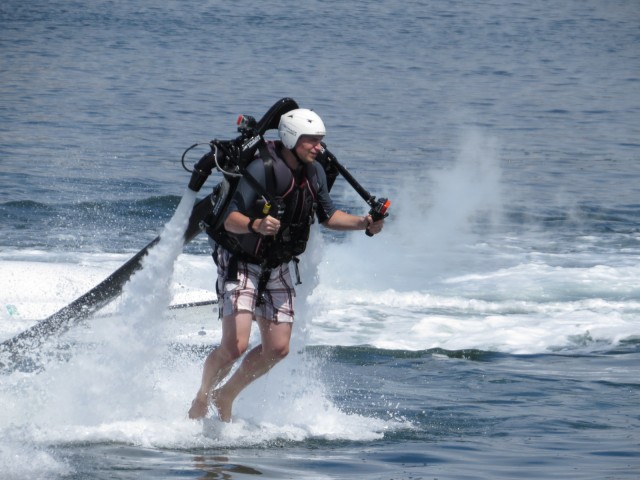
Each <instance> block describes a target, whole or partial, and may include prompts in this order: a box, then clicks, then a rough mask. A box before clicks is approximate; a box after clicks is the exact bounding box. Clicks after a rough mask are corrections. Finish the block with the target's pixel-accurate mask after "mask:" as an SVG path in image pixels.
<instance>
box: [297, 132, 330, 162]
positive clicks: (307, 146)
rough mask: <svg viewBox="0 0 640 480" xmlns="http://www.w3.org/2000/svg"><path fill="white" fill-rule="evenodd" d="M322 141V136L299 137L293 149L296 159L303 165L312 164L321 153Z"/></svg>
mask: <svg viewBox="0 0 640 480" xmlns="http://www.w3.org/2000/svg"><path fill="white" fill-rule="evenodd" d="M322 139H323V136H322V135H301V136H300V138H298V142H297V143H296V147H295V151H296V154H297V155H298V158H300V160H302V161H303V162H305V163H311V162H313V161H314V160H315V159H316V156H317V155H318V153H320V152H321V151H322V145H321V144H320V142H321V141H322Z"/></svg>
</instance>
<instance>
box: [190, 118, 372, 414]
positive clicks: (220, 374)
mask: <svg viewBox="0 0 640 480" xmlns="http://www.w3.org/2000/svg"><path fill="white" fill-rule="evenodd" d="M278 133H279V137H280V142H268V143H267V145H266V148H261V152H260V156H261V157H262V158H256V159H255V160H254V161H252V162H251V164H250V165H249V166H248V172H249V174H250V175H251V176H252V177H253V178H255V179H256V180H257V181H258V183H259V184H260V185H261V188H256V187H255V185H252V184H251V182H249V181H247V179H246V178H242V179H241V180H240V182H239V184H238V188H237V190H236V192H235V194H234V196H233V198H232V201H231V204H230V206H229V208H228V212H227V217H226V219H225V221H224V230H225V232H226V237H225V238H226V240H225V241H223V242H221V243H222V246H220V245H219V246H218V248H217V252H216V253H215V257H216V259H217V261H216V263H217V265H218V281H217V292H218V302H219V310H220V317H221V318H222V340H221V342H220V345H219V346H218V347H216V348H215V349H214V350H212V351H211V353H209V355H208V357H207V359H206V360H205V363H204V371H203V374H202V382H201V385H200V389H199V390H198V393H197V395H196V397H195V399H194V400H193V402H192V404H191V408H190V409H189V418H192V419H196V418H202V417H204V416H205V415H206V414H207V413H208V410H209V406H210V405H213V406H214V407H215V408H216V409H217V411H218V416H219V418H220V420H222V421H223V422H229V421H231V414H232V406H233V402H234V400H235V398H236V397H237V396H238V394H239V393H240V392H241V391H242V390H243V389H244V388H245V387H247V386H248V385H249V384H250V383H251V382H253V381H254V380H256V379H257V378H259V377H260V376H262V375H264V374H265V373H267V372H268V371H269V370H270V369H271V368H272V367H273V366H274V365H275V364H276V363H278V362H279V361H280V360H282V359H283V358H284V357H286V356H287V354H288V353H289V340H290V338H291V331H292V324H293V318H294V305H293V297H294V296H295V291H294V287H293V282H292V280H291V274H290V271H289V262H290V260H292V259H294V258H295V257H296V256H297V255H299V254H301V253H302V252H303V251H304V249H305V247H306V241H307V239H308V235H309V229H310V226H311V223H313V221H314V217H317V218H318V221H319V222H320V223H321V224H322V225H324V226H325V227H328V228H331V229H334V230H368V231H369V233H371V234H377V233H379V232H380V231H381V230H382V227H383V223H384V220H378V221H375V222H374V221H373V219H372V218H371V216H370V215H367V216H364V217H361V216H356V215H351V214H349V213H346V212H343V211H341V210H338V209H336V207H335V206H334V203H333V201H332V200H331V197H330V196H329V189H328V186H327V178H326V174H325V171H324V168H323V167H322V166H321V165H320V164H319V162H316V157H317V156H318V155H320V154H322V153H323V151H324V147H323V146H322V144H321V141H322V139H323V138H324V136H325V133H326V131H325V126H324V123H323V122H322V119H321V118H320V117H319V116H318V115H317V114H316V113H315V112H313V111H311V110H307V109H295V110H291V111H290V112H287V113H286V114H284V115H283V116H282V117H281V119H280V124H279V126H278ZM265 157H271V158H269V159H267V158H265ZM264 160H269V161H271V162H272V168H273V170H272V172H270V171H267V170H268V169H267V168H266V167H265V162H264ZM270 177H274V178H270ZM268 190H272V191H268ZM262 192H267V194H269V195H270V196H271V198H277V202H276V203H278V204H279V205H273V204H272V202H271V201H270V199H269V198H265V197H266V195H264V194H262ZM278 206H280V207H282V208H278ZM274 208H275V209H277V210H280V211H277V212H276V211H274ZM296 273H297V269H296ZM254 320H255V321H256V322H257V324H258V327H259V329H260V335H261V341H262V343H261V344H260V345H258V346H257V347H255V348H253V349H252V350H251V351H250V352H249V353H248V354H247V355H246V356H245V357H244V359H243V361H242V363H241V364H240V366H239V367H238V369H237V370H236V371H235V372H234V374H233V375H232V376H231V377H230V378H229V379H228V380H227V382H225V383H224V384H222V385H220V382H222V381H223V380H224V378H225V377H226V376H227V375H228V373H229V372H230V371H231V368H232V367H233V365H234V363H235V361H236V360H238V359H239V358H240V357H241V356H242V355H243V354H244V353H245V351H246V349H247V347H248V344H249V336H250V333H251V326H252V323H253V321H254Z"/></svg>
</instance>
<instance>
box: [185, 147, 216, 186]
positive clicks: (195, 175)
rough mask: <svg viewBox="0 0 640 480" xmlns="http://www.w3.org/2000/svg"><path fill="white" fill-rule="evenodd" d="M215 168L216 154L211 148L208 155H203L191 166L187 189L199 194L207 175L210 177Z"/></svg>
mask: <svg viewBox="0 0 640 480" xmlns="http://www.w3.org/2000/svg"><path fill="white" fill-rule="evenodd" d="M215 166H216V152H215V151H214V150H213V148H212V149H211V151H210V152H209V153H206V154H205V155H203V156H202V158H201V159H200V160H198V161H197V162H196V164H195V165H194V166H193V171H192V172H191V180H189V189H190V190H193V191H194V192H199V191H200V189H201V188H202V185H204V182H206V181H207V178H209V175H211V171H212V170H213V169H214V168H215Z"/></svg>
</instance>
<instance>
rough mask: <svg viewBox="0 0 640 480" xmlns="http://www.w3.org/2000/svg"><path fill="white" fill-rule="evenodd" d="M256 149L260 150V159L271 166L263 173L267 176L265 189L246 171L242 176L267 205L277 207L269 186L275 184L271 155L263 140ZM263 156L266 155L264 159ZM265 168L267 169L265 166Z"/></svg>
mask: <svg viewBox="0 0 640 480" xmlns="http://www.w3.org/2000/svg"><path fill="white" fill-rule="evenodd" d="M258 148H259V149H260V157H261V158H262V159H263V161H265V158H266V161H267V162H270V164H271V167H270V168H269V169H268V170H266V171H265V174H267V175H266V183H267V188H265V187H264V186H263V185H262V184H261V183H260V182H258V181H257V180H256V179H255V177H254V176H253V175H251V174H250V173H249V172H248V171H247V170H246V169H245V170H244V171H243V172H242V176H243V177H244V178H246V179H247V181H248V182H249V185H251V187H252V188H253V189H254V190H255V191H256V192H258V195H261V196H262V197H264V198H265V199H266V200H267V202H268V203H269V204H271V205H277V204H278V201H277V199H276V196H275V194H274V193H273V190H274V187H273V186H272V185H271V184H275V175H274V174H273V158H271V154H270V153H269V150H268V149H267V145H266V143H265V141H264V139H261V140H260V144H259V146H258ZM265 154H266V157H264V155H265ZM265 168H267V167H266V166H265ZM269 170H271V174H270V175H269V174H268V172H269Z"/></svg>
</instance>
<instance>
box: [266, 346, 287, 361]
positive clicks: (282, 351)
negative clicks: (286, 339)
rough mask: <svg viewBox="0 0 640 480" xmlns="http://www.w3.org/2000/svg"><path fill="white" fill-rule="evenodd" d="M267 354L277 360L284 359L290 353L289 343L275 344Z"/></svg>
mask: <svg viewBox="0 0 640 480" xmlns="http://www.w3.org/2000/svg"><path fill="white" fill-rule="evenodd" d="M267 355H269V357H271V358H272V359H273V360H275V361H276V362H279V361H280V360H282V359H284V358H285V357H286V356H287V355H289V344H288V343H287V344H286V345H273V346H271V348H269V351H268V352H267Z"/></svg>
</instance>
